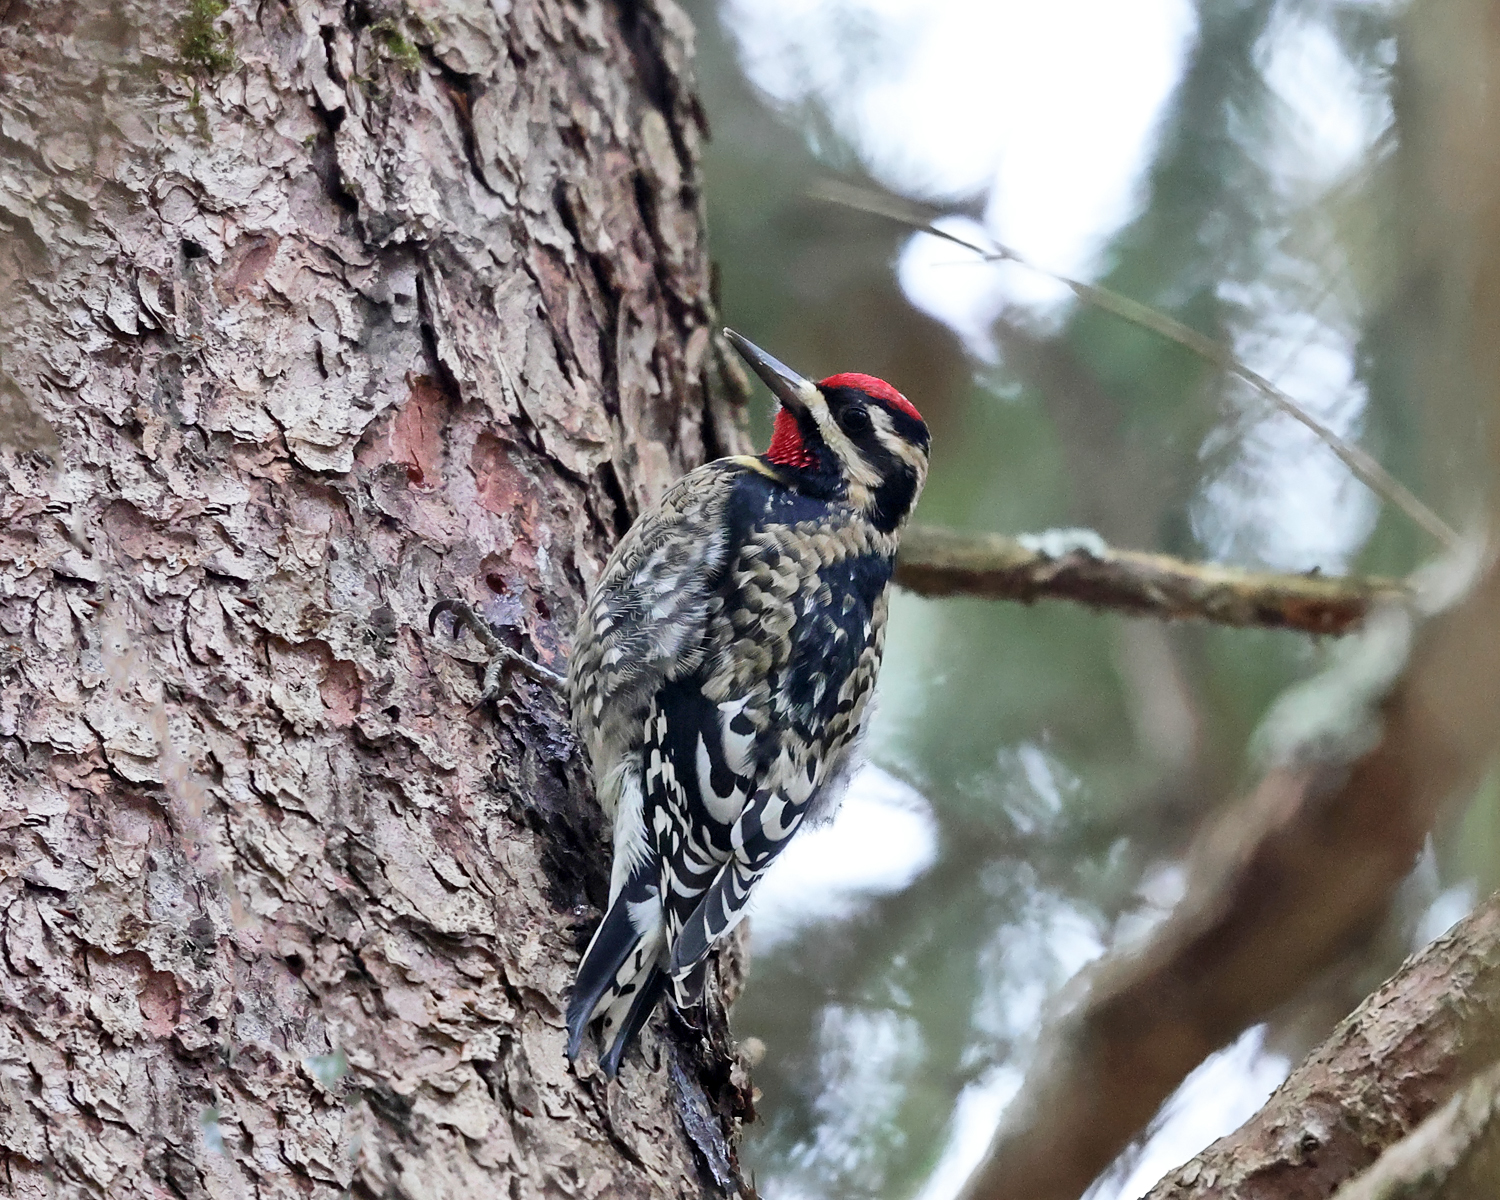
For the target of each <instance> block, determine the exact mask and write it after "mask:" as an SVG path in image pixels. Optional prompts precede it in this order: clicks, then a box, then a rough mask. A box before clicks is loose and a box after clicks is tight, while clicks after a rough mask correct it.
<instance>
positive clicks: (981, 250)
mask: <svg viewBox="0 0 1500 1200" xmlns="http://www.w3.org/2000/svg"><path fill="white" fill-rule="evenodd" d="M812 195H813V196H814V197H815V198H816V199H819V200H826V201H828V202H830V203H832V204H840V205H843V206H844V207H845V208H853V209H856V210H858V211H860V212H867V213H872V214H874V215H876V216H881V217H886V218H888V219H889V220H892V221H896V222H898V223H900V224H902V225H905V226H907V227H908V228H910V229H916V230H919V231H921V232H922V233H930V234H931V235H932V236H933V237H938V238H942V239H943V240H944V241H949V242H953V243H955V244H956V245H959V246H963V247H964V248H965V249H967V250H971V251H973V252H974V253H975V254H978V255H979V256H980V257H981V258H982V259H984V261H986V262H1013V263H1017V264H1019V265H1020V266H1023V267H1026V268H1028V269H1029V270H1032V271H1036V272H1037V273H1038V274H1041V275H1045V276H1047V277H1048V278H1049V279H1055V280H1057V281H1058V282H1059V283H1061V284H1062V285H1063V286H1064V287H1066V288H1068V289H1069V290H1070V291H1072V293H1073V294H1074V295H1075V296H1077V297H1078V298H1079V299H1080V300H1082V301H1084V302H1085V303H1086V304H1092V305H1093V306H1094V307H1095V308H1101V309H1103V310H1104V311H1105V312H1108V313H1112V314H1113V315H1115V316H1117V317H1119V318H1120V319H1121V320H1124V321H1129V322H1130V323H1131V324H1132V325H1138V326H1140V327H1141V328H1142V329H1149V330H1150V331H1151V332H1153V333H1156V334H1158V335H1160V336H1161V337H1164V338H1166V339H1167V340H1168V341H1171V342H1176V343H1177V344H1178V345H1179V346H1182V347H1184V348H1185V349H1187V350H1190V351H1192V352H1193V353H1194V354H1196V355H1198V356H1199V357H1200V358H1202V359H1204V360H1205V361H1206V362H1210V363H1212V364H1213V365H1214V366H1216V367H1219V368H1221V369H1222V370H1225V371H1228V372H1229V373H1230V374H1231V375H1234V376H1236V377H1237V378H1239V379H1242V380H1244V382H1246V383H1248V384H1249V385H1250V386H1251V387H1253V388H1254V389H1255V390H1256V391H1257V392H1259V393H1260V394H1261V395H1262V396H1264V397H1265V398H1266V399H1267V400H1269V401H1270V402H1271V403H1272V404H1273V405H1274V406H1275V407H1276V408H1277V409H1278V410H1280V411H1281V412H1283V413H1285V414H1286V415H1287V416H1289V417H1291V418H1292V419H1293V420H1294V421H1297V422H1299V423H1300V424H1302V425H1304V426H1305V427H1306V428H1307V429H1308V430H1310V431H1311V432H1312V434H1313V435H1314V436H1315V437H1316V438H1317V439H1318V440H1319V441H1321V442H1322V443H1323V444H1324V445H1325V446H1327V447H1328V448H1329V449H1330V450H1332V451H1333V453H1334V454H1335V455H1337V456H1338V459H1339V461H1340V462H1342V463H1343V464H1344V465H1345V466H1346V467H1348V468H1349V471H1350V472H1351V473H1352V474H1353V475H1354V477H1355V478H1356V479H1358V480H1359V481H1360V482H1361V483H1363V484H1364V485H1365V486H1366V487H1368V488H1369V489H1370V490H1371V491H1372V492H1374V493H1375V494H1376V495H1377V496H1379V497H1381V498H1382V499H1384V500H1386V501H1388V502H1389V503H1391V504H1393V505H1395V506H1396V507H1397V508H1398V509H1400V510H1401V511H1402V512H1403V513H1405V514H1406V515H1407V516H1408V517H1409V518H1411V520H1412V521H1413V522H1415V523H1416V524H1417V525H1418V526H1420V527H1421V528H1422V529H1423V530H1425V531H1426V532H1427V533H1428V534H1430V535H1431V536H1432V537H1433V538H1435V539H1436V540H1437V541H1438V542H1440V543H1441V544H1442V545H1443V546H1444V547H1445V548H1447V549H1452V548H1453V547H1454V546H1455V545H1457V544H1458V534H1457V533H1455V532H1454V531H1453V529H1452V528H1451V527H1450V526H1449V525H1448V524H1447V522H1445V521H1444V520H1443V519H1442V518H1441V517H1440V516H1438V515H1437V513H1435V512H1433V511H1432V509H1430V508H1429V507H1427V505H1426V504H1424V503H1423V502H1422V501H1421V500H1420V499H1419V498H1418V497H1417V496H1416V495H1415V494H1414V493H1413V492H1412V491H1411V490H1410V489H1409V488H1408V487H1407V486H1406V485H1405V484H1403V483H1402V482H1401V481H1400V480H1398V479H1397V478H1396V477H1395V476H1394V475H1392V474H1391V473H1390V472H1389V471H1387V470H1386V469H1385V468H1384V467H1383V466H1381V465H1380V463H1379V462H1377V461H1376V460H1375V459H1374V458H1373V457H1372V456H1371V455H1369V454H1368V453H1366V452H1365V451H1364V450H1362V449H1361V448H1360V447H1358V446H1355V445H1353V444H1351V443H1350V442H1347V441H1345V440H1344V439H1343V438H1341V437H1340V436H1339V435H1338V434H1337V433H1335V432H1334V431H1333V430H1332V429H1330V428H1329V427H1328V426H1327V425H1325V424H1323V422H1321V421H1319V420H1318V419H1317V417H1315V416H1313V415H1312V414H1311V413H1310V412H1308V411H1307V409H1305V408H1303V407H1302V405H1300V404H1298V403H1297V401H1295V400H1293V399H1292V398H1291V397H1290V396H1289V395H1287V393H1286V392H1284V391H1282V390H1281V389H1280V388H1279V387H1277V386H1276V385H1275V384H1274V383H1272V382H1271V381H1270V380H1269V379H1267V378H1266V377H1265V376H1264V375H1261V374H1259V373H1258V372H1256V371H1252V370H1251V369H1250V368H1249V367H1247V366H1246V365H1245V364H1244V363H1243V362H1241V361H1240V360H1239V358H1237V357H1236V356H1235V354H1234V352H1233V351H1232V350H1230V349H1229V348H1228V347H1227V346H1224V345H1222V344H1220V343H1219V342H1216V341H1214V340H1213V339H1212V338H1210V337H1205V336H1204V335H1203V334H1201V333H1199V332H1198V331H1197V330H1196V329H1191V328H1189V327H1188V326H1186V325H1184V324H1183V323H1182V322H1181V321H1178V320H1175V319H1174V318H1172V317H1169V316H1167V314H1166V313H1163V312H1160V311H1159V310H1157V309H1154V308H1152V307H1151V306H1150V305H1147V304H1142V303H1141V302H1140V301H1139V300H1132V299H1131V298H1130V297H1129V296H1122V295H1121V294H1120V293H1119V292H1115V291H1111V290H1110V289H1109V288H1103V287H1099V286H1098V285H1097V284H1092V283H1083V282H1082V281H1080V280H1077V279H1070V278H1069V277H1068V276H1066V275H1060V274H1058V273H1057V272H1056V271H1051V270H1048V269H1047V268H1046V267H1043V266H1039V265H1037V264H1036V263H1034V262H1032V261H1031V260H1030V259H1027V258H1025V257H1024V256H1023V255H1020V254H1018V253H1016V251H1014V250H1012V249H1010V247H1008V246H1002V245H1000V244H999V243H994V244H992V245H991V246H989V247H985V246H981V245H979V244H978V243H976V242H973V241H971V240H969V239H968V238H964V237H960V236H959V235H957V234H955V233H952V232H950V231H949V230H946V229H942V228H940V227H938V226H937V225H936V224H934V221H933V218H932V217H930V216H928V215H927V213H926V212H925V210H923V209H922V208H920V207H919V206H917V205H915V204H911V203H909V202H906V201H902V200H899V199H897V198H895V197H893V196H886V195H882V194H880V193H878V192H872V191H869V190H868V189H866V188H861V187H856V186H855V185H853V184H849V183H845V182H843V181H842V180H825V181H823V182H822V183H819V184H817V185H816V186H814V187H813V189H812Z"/></svg>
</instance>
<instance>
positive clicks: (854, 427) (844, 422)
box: [839, 404, 870, 437]
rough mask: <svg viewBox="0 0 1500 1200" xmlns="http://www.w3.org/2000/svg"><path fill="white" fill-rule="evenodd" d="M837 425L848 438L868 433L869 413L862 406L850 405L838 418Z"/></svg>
mask: <svg viewBox="0 0 1500 1200" xmlns="http://www.w3.org/2000/svg"><path fill="white" fill-rule="evenodd" d="M839 425H840V427H842V429H843V431H844V432H845V433H847V434H848V435H849V436H850V437H858V436H859V435H860V434H862V433H869V432H870V413H869V410H868V409H866V408H865V406H864V405H863V404H851V405H850V406H849V407H848V408H846V409H844V412H843V415H842V416H840V417H839Z"/></svg>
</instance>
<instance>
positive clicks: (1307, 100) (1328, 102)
mask: <svg viewBox="0 0 1500 1200" xmlns="http://www.w3.org/2000/svg"><path fill="white" fill-rule="evenodd" d="M1256 59H1257V62H1258V65H1259V66H1260V68H1261V73H1262V75H1263V77H1264V78H1265V81H1266V83H1267V85H1268V86H1269V87H1270V89H1271V91H1272V92H1273V93H1274V94H1275V96H1276V97H1277V98H1278V99H1279V100H1280V101H1281V102H1282V104H1283V105H1284V111H1283V113H1282V114H1281V115H1282V120H1281V122H1280V128H1279V129H1278V130H1277V136H1276V137H1275V138H1274V139H1272V140H1271V141H1270V142H1269V143H1268V145H1267V148H1266V150H1267V155H1268V161H1269V164H1270V166H1271V167H1272V169H1273V171H1275V173H1276V174H1277V176H1279V179H1280V182H1281V184H1282V186H1283V188H1284V189H1286V190H1287V191H1296V190H1299V189H1306V190H1307V192H1308V193H1309V194H1308V195H1307V197H1306V198H1308V199H1314V198H1315V197H1316V194H1317V193H1318V192H1321V191H1322V190H1323V189H1324V188H1326V187H1328V186H1329V185H1330V184H1332V183H1334V182H1335V181H1336V180H1338V179H1339V178H1340V177H1341V176H1343V175H1346V174H1348V173H1349V172H1351V171H1353V170H1355V169H1356V168H1358V167H1359V166H1360V164H1361V162H1362V160H1363V159H1364V156H1365V154H1366V152H1367V151H1368V150H1369V148H1370V144H1371V143H1372V142H1373V141H1374V140H1375V138H1376V137H1377V136H1379V134H1380V132H1381V131H1382V130H1383V129H1384V128H1385V127H1386V126H1387V125H1389V124H1390V122H1391V118H1392V112H1391V102H1390V97H1389V96H1388V95H1387V94H1386V93H1385V92H1384V91H1383V90H1373V89H1371V87H1370V85H1369V81H1368V80H1367V79H1365V77H1364V76H1362V75H1361V74H1360V73H1359V71H1358V69H1356V67H1355V65H1354V64H1353V63H1351V62H1350V61H1349V59H1348V57H1347V56H1346V55H1345V54H1344V51H1343V48H1342V47H1340V46H1339V44H1338V41H1337V40H1336V39H1335V37H1334V35H1333V32H1332V31H1331V30H1330V29H1329V28H1328V26H1327V25H1325V24H1323V23H1322V22H1320V21H1316V20H1309V19H1308V17H1307V15H1306V14H1305V13H1299V12H1296V11H1293V10H1289V9H1282V10H1281V11H1280V12H1279V13H1278V14H1277V16H1276V17H1275V18H1274V19H1273V21H1272V23H1271V27H1270V29H1269V30H1267V33H1266V36H1265V37H1264V39H1263V40H1262V41H1261V44H1260V45H1259V46H1257V47H1256Z"/></svg>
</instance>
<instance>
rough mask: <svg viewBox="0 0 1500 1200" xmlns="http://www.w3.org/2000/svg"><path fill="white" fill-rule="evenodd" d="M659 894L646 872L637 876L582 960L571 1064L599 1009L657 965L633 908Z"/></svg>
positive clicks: (572, 1017) (572, 1010) (571, 1008)
mask: <svg viewBox="0 0 1500 1200" xmlns="http://www.w3.org/2000/svg"><path fill="white" fill-rule="evenodd" d="M654 891H655V889H654V888H653V887H652V886H651V884H650V883H649V881H648V880H647V878H646V872H644V871H638V872H636V874H635V875H633V876H632V877H631V878H630V879H629V880H628V881H627V882H626V884H625V886H624V887H623V888H622V889H621V890H620V893H619V895H617V896H616V897H615V900H614V903H613V904H611V905H610V906H609V911H608V912H607V913H605V914H604V920H603V921H601V922H600V923H599V928H598V929H597V930H595V931H594V936H593V938H592V939H591V940H590V941H589V947H588V949H587V950H585V951H584V952H583V961H582V962H580V963H579V964H578V974H577V975H576V976H575V977H574V980H573V995H572V998H571V999H570V1000H569V1001H568V1059H569V1061H571V1060H573V1059H575V1058H577V1057H578V1051H579V1049H580V1048H581V1047H582V1045H583V1035H584V1033H585V1032H586V1031H587V1030H588V1027H589V1023H590V1022H591V1021H593V1020H594V1018H595V1017H597V1016H598V1015H599V1013H600V1010H601V1009H602V1008H606V1007H608V1005H609V1004H611V1003H613V1001H614V1000H615V999H617V998H618V996H619V994H620V989H621V987H622V986H624V985H627V984H629V983H630V981H632V980H633V979H635V977H636V976H637V975H638V974H640V973H641V972H642V971H643V970H644V968H645V967H646V966H647V965H648V964H649V963H652V962H654V961H655V959H656V956H657V949H656V945H655V942H653V944H652V946H651V948H650V952H649V953H643V952H642V950H643V948H642V945H641V943H642V939H643V935H642V932H641V931H640V930H639V929H637V928H636V923H635V921H634V920H633V919H632V917H631V906H632V905H633V904H638V903H640V902H642V901H647V900H650V899H652V897H653V894H654ZM648 911H649V908H648ZM648 932H649V933H655V932H656V931H655V930H650V931H648ZM658 938H659V935H658Z"/></svg>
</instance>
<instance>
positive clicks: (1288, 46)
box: [1193, 10, 1392, 571]
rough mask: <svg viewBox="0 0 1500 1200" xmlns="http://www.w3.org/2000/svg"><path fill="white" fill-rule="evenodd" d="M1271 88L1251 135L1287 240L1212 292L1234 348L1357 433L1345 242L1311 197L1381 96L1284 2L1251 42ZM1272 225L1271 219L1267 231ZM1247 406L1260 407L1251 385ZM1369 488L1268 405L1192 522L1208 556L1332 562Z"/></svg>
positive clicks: (1360, 133) (1346, 553) (1371, 513)
mask: <svg viewBox="0 0 1500 1200" xmlns="http://www.w3.org/2000/svg"><path fill="white" fill-rule="evenodd" d="M1255 57H1256V61H1257V63H1258V65H1259V66H1260V68H1261V71H1262V73H1263V76H1264V78H1265V81H1266V84H1267V86H1268V87H1269V88H1270V90H1271V93H1272V95H1273V96H1274V97H1275V99H1276V100H1277V101H1278V108H1277V109H1276V111H1275V112H1274V113H1273V116H1274V118H1275V121H1274V125H1273V129H1272V131H1271V133H1270V134H1269V135H1268V136H1267V137H1266V138H1265V139H1264V140H1263V141H1261V142H1259V143H1257V144H1252V145H1248V146H1247V147H1246V151H1247V153H1251V154H1258V155H1259V156H1260V159H1261V161H1262V162H1263V164H1264V165H1265V166H1266V168H1267V170H1268V171H1269V172H1270V174H1271V177H1272V180H1273V186H1274V188H1275V191H1276V194H1277V197H1278V199H1279V200H1280V202H1281V204H1282V206H1283V209H1284V211H1285V213H1286V214H1287V221H1288V223H1289V227H1290V223H1292V222H1297V223H1298V226H1297V233H1298V236H1297V239H1296V249H1295V250H1292V249H1291V248H1290V247H1288V248H1286V249H1281V250H1278V251H1277V252H1275V253H1273V254H1272V255H1271V256H1269V258H1268V261H1267V264H1266V269H1265V273H1264V275H1263V276H1262V278H1260V279H1258V280H1256V281H1254V282H1253V283H1250V284H1243V283H1233V282H1226V283H1224V284H1222V285H1221V286H1220V289H1219V294H1220V296H1221V298H1223V299H1225V300H1227V301H1230V302H1231V303H1237V304H1240V305H1241V306H1242V307H1243V308H1244V310H1245V319H1244V322H1243V323H1242V325H1241V327H1240V328H1239V329H1238V330H1237V331H1236V332H1235V334H1234V342H1235V352H1236V353H1237V354H1238V355H1239V356H1240V358H1241V359H1242V360H1243V361H1244V362H1245V363H1246V364H1247V365H1248V366H1250V367H1251V368H1252V369H1254V370H1255V371H1257V372H1259V373H1260V374H1262V375H1264V376H1265V377H1266V378H1268V379H1270V380H1271V382H1272V383H1274V384H1276V385H1277V386H1278V387H1280V388H1281V389H1282V391H1284V392H1286V393H1287V395H1289V396H1290V397H1291V398H1292V399H1293V400H1295V401H1296V402H1297V403H1298V404H1300V405H1302V406H1303V407H1304V408H1306V409H1307V410H1308V411H1309V412H1310V413H1312V414H1313V415H1314V416H1316V417H1318V418H1319V419H1320V420H1321V421H1323V422H1324V424H1326V425H1328V426H1329V427H1330V428H1332V429H1333V430H1334V432H1335V433H1337V434H1339V435H1340V436H1342V437H1347V438H1350V439H1351V440H1357V438H1358V435H1359V423H1360V419H1361V417H1362V416H1363V414H1364V410H1365V405H1366V401H1367V396H1366V394H1365V390H1364V387H1363V385H1362V384H1361V383H1360V382H1359V381H1358V379H1357V378H1356V376H1355V338H1356V336H1357V328H1358V322H1359V317H1360V314H1359V312H1358V309H1357V298H1356V296H1355V293H1354V289H1353V288H1352V287H1350V286H1348V285H1347V283H1346V281H1345V280H1344V278H1343V277H1344V275H1345V273H1346V272H1347V269H1348V265H1347V261H1346V258H1345V253H1346V247H1344V246H1343V245H1342V243H1341V240H1340V238H1339V236H1338V235H1337V232H1336V230H1334V229H1333V228H1331V227H1329V226H1328V225H1327V219H1326V217H1325V214H1323V213H1322V212H1321V211H1320V197H1322V196H1325V195H1326V194H1327V193H1328V192H1329V190H1330V189H1334V188H1336V187H1337V186H1338V185H1339V184H1340V183H1342V182H1343V181H1344V180H1346V179H1348V178H1349V177H1351V176H1352V175H1354V174H1355V173H1356V172H1357V171H1358V170H1359V169H1361V167H1362V166H1363V164H1364V163H1365V161H1366V159H1367V157H1368V155H1369V154H1370V151H1371V149H1372V147H1374V146H1375V144H1376V142H1377V140H1378V139H1379V137H1380V135H1381V134H1382V133H1383V132H1384V131H1385V129H1386V128H1387V127H1388V126H1389V125H1390V123H1391V120H1392V110H1391V103H1390V98H1389V96H1388V95H1387V94H1386V92H1385V91H1384V89H1383V87H1379V86H1375V85H1373V84H1372V83H1371V81H1370V80H1369V79H1367V78H1365V77H1364V76H1363V75H1361V73H1360V72H1359V70H1358V69H1357V68H1356V67H1355V65H1354V64H1353V63H1351V62H1350V61H1349V59H1348V57H1347V56H1346V55H1345V54H1344V52H1343V50H1342V48H1341V47H1340V46H1339V44H1338V42H1337V40H1336V38H1335V37H1334V34H1333V33H1332V31H1331V30H1330V29H1329V28H1328V27H1327V25H1325V24H1323V23H1322V22H1320V21H1318V20H1316V19H1311V18H1309V17H1308V16H1307V15H1306V14H1305V13H1296V12H1291V11H1286V10H1283V11H1282V12H1281V13H1280V14H1279V15H1278V16H1277V17H1276V18H1275V20H1274V21H1273V22H1272V24H1271V26H1270V28H1269V29H1268V30H1267V31H1266V34H1265V36H1264V37H1263V38H1262V40H1261V43H1260V44H1259V45H1258V46H1257V47H1256V54H1255ZM1273 232H1274V230H1273ZM1231 394H1232V395H1238V396H1239V397H1240V399H1241V402H1242V403H1243V404H1244V405H1245V406H1246V411H1248V412H1251V413H1253V412H1255V411H1256V410H1257V409H1260V410H1261V411H1264V410H1265V408H1266V406H1265V402H1264V401H1263V400H1259V399H1256V398H1253V397H1252V396H1251V395H1250V394H1249V392H1248V389H1238V390H1237V391H1232V392H1231ZM1378 507H1379V506H1378V503H1377V501H1376V499H1375V497H1374V496H1373V495H1372V494H1371V493H1370V492H1369V491H1368V490H1367V489H1366V488H1365V487H1364V485H1363V484H1361V483H1359V482H1358V481H1356V480H1355V479H1354V478H1353V477H1352V476H1351V475H1350V473H1349V470H1348V468H1347V467H1345V466H1344V465H1343V464H1342V463H1340V462H1339V461H1338V460H1337V459H1336V458H1334V456H1333V454H1332V453H1331V452H1330V451H1329V450H1328V449H1327V448H1326V447H1324V446H1323V445H1322V444H1321V443H1320V442H1319V441H1318V440H1317V438H1316V437H1315V436H1314V435H1313V434H1312V433H1311V432H1310V431H1309V430H1308V429H1306V428H1305V427H1304V426H1302V425H1300V424H1298V423H1297V422H1296V421H1294V420H1293V419H1292V418H1290V417H1287V416H1283V415H1279V414H1276V415H1266V416H1264V417H1263V418H1262V419H1260V420H1259V421H1258V422H1257V423H1254V424H1253V425H1252V426H1251V427H1250V428H1249V430H1248V432H1246V433H1245V435H1244V437H1243V440H1242V442H1241V445H1240V447H1239V453H1238V455H1237V458H1236V461H1235V462H1234V463H1233V464H1232V465H1231V466H1230V467H1229V468H1228V469H1227V470H1225V471H1224V472H1222V473H1221V474H1219V475H1218V476H1217V477H1216V478H1214V479H1212V480H1210V481H1209V482H1208V483H1207V484H1206V486H1205V487H1204V490H1203V493H1202V496H1201V498H1200V502H1199V504H1198V505H1197V506H1196V507H1195V511H1194V513H1193V526H1194V531H1195V533H1196V534H1197V535H1198V537H1199V539H1200V540H1201V541H1202V542H1203V543H1204V545H1205V546H1206V547H1207V549H1208V550H1209V552H1210V553H1211V554H1213V555H1214V556H1215V557H1219V558H1228V559H1237V560H1241V561H1244V560H1250V561H1258V562H1263V563H1265V564H1266V565H1268V566H1271V567H1276V568H1280V569H1282V570H1288V571H1305V570H1310V569H1312V568H1313V567H1320V568H1322V569H1324V570H1328V571H1341V570H1343V569H1344V568H1345V567H1346V566H1347V563H1348V559H1349V557H1350V556H1351V555H1352V554H1353V552H1354V551H1355V550H1356V549H1357V548H1358V547H1359V546H1360V545H1361V544H1362V543H1363V542H1364V540H1365V538H1366V537H1368V536H1369V534H1370V531H1371V530H1372V529H1373V527H1374V524H1375V520H1376V518H1377V516H1378Z"/></svg>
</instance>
